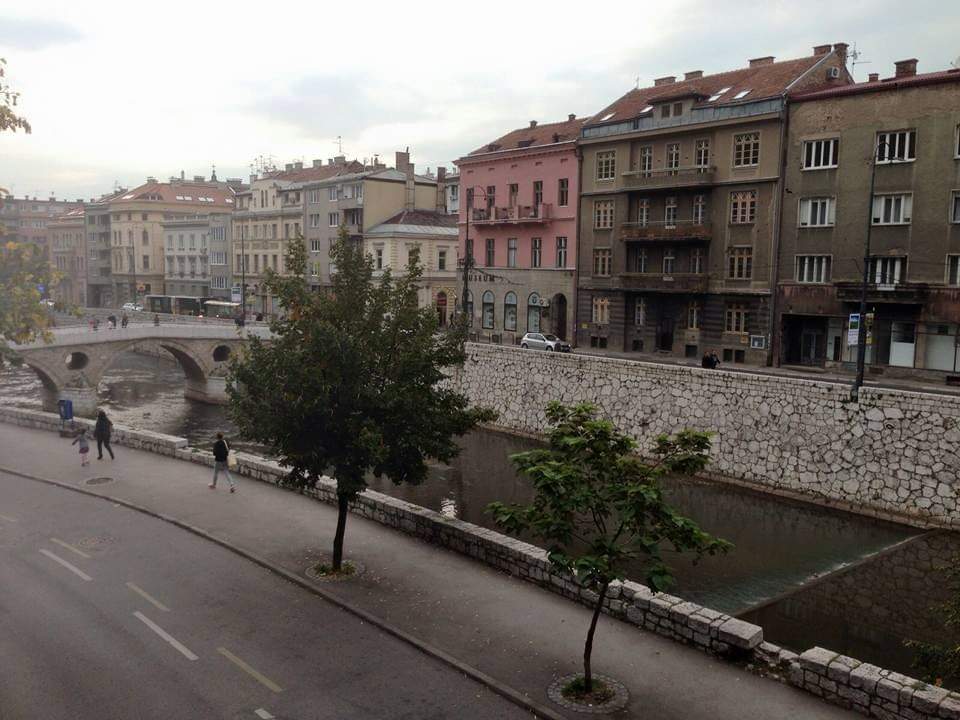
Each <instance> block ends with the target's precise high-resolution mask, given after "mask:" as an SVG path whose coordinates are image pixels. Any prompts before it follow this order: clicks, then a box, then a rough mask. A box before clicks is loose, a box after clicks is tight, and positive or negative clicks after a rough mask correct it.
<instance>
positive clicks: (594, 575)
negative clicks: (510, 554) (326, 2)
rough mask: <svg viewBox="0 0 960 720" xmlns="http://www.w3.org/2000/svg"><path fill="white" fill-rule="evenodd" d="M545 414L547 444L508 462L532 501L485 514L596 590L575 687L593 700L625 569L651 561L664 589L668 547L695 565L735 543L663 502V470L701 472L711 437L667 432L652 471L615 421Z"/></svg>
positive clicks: (557, 411) (592, 410)
mask: <svg viewBox="0 0 960 720" xmlns="http://www.w3.org/2000/svg"><path fill="white" fill-rule="evenodd" d="M546 414H547V420H548V421H549V423H550V424H551V425H552V428H551V430H550V432H549V435H548V438H549V444H548V446H547V447H546V448H544V449H539V450H533V451H531V452H525V453H520V454H517V455H513V456H511V460H513V463H514V465H515V466H516V467H517V469H518V470H519V472H520V473H521V474H522V475H524V476H526V477H527V478H528V479H529V480H530V481H531V482H532V484H533V488H534V490H535V491H536V495H535V497H534V499H533V502H532V503H531V504H530V505H505V504H504V503H501V502H496V503H492V504H491V505H490V506H489V508H488V511H489V512H491V513H492V514H493V517H494V519H495V521H496V522H497V524H498V525H500V526H501V527H503V528H504V529H505V530H507V531H508V532H510V533H514V534H516V533H523V532H529V533H531V534H532V535H533V536H535V537H536V538H537V539H538V540H540V541H543V542H544V543H545V544H546V545H547V550H548V557H549V560H550V563H551V564H552V566H553V567H554V568H555V569H556V570H558V571H559V572H561V573H564V574H569V575H571V576H574V577H575V578H576V580H577V582H578V583H579V584H580V586H581V587H583V588H586V589H589V590H592V591H593V592H595V593H596V601H595V602H594V606H593V616H592V619H591V621H590V628H589V630H588V631H587V638H586V642H585V643H584V649H583V681H582V683H579V682H577V681H575V684H572V685H573V686H572V687H571V688H569V690H570V691H571V692H573V693H574V694H583V695H586V696H591V694H592V693H594V683H593V674H592V671H591V667H590V657H591V654H592V652H593V638H594V633H595V631H596V627H597V620H598V618H599V616H600V611H601V609H602V608H603V603H604V600H605V598H606V596H607V591H608V590H609V588H610V584H611V583H612V582H613V581H614V580H623V579H624V578H625V577H626V569H627V565H628V563H632V562H634V561H636V560H638V559H639V560H645V565H646V581H647V584H648V585H649V586H650V587H651V589H653V590H654V591H661V590H663V589H665V588H666V587H667V586H668V585H669V584H670V583H671V581H672V575H671V572H670V569H669V568H668V567H667V565H666V564H665V563H664V562H663V559H662V557H661V554H660V548H661V547H662V546H663V545H664V544H668V545H670V546H672V547H673V548H674V549H675V550H677V551H678V552H692V553H695V555H696V557H697V559H699V558H700V557H701V556H702V555H705V554H706V555H714V554H716V553H721V552H726V551H727V550H728V549H729V548H730V547H732V546H731V545H730V544H729V543H727V542H725V541H723V540H718V539H716V538H713V537H711V536H710V535H708V534H707V533H705V532H703V531H702V530H701V529H700V528H699V527H698V526H697V524H696V523H695V522H693V521H692V520H690V519H688V518H685V517H682V516H681V515H679V514H678V513H677V512H676V511H675V510H674V509H673V508H671V507H670V506H669V505H668V504H667V502H666V501H665V500H664V498H663V493H662V491H661V488H660V484H659V482H658V479H659V478H660V477H661V476H663V475H664V474H666V473H678V474H683V475H687V474H692V473H695V472H697V471H699V470H702V469H703V468H704V466H705V465H706V463H707V459H708V458H707V452H708V451H709V449H710V436H709V434H708V433H703V432H695V431H693V430H683V431H681V432H679V433H677V434H676V435H674V436H672V437H671V436H667V435H661V436H659V437H657V438H656V441H655V443H654V454H655V456H656V457H657V460H656V462H654V463H653V464H646V463H644V462H643V461H641V460H640V459H639V458H638V457H637V456H636V454H635V452H636V449H637V444H636V442H635V441H634V440H633V439H632V438H630V437H628V436H626V435H624V434H622V433H620V432H619V431H618V430H617V429H616V427H615V426H614V425H613V423H612V422H610V421H609V420H605V419H601V418H598V417H597V408H596V407H595V406H593V405H590V404H580V405H575V406H573V407H567V406H564V405H561V404H560V403H558V402H551V403H550V404H549V405H548V406H547V410H546ZM594 698H595V699H597V698H596V696H594Z"/></svg>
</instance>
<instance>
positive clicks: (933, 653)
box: [904, 556, 960, 687]
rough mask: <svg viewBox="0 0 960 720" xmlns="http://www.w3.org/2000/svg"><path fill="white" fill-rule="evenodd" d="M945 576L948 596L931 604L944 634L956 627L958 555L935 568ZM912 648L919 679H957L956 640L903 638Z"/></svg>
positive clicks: (959, 649) (959, 616) (959, 617)
mask: <svg viewBox="0 0 960 720" xmlns="http://www.w3.org/2000/svg"><path fill="white" fill-rule="evenodd" d="M938 569H939V570H941V571H942V572H943V573H944V574H945V576H946V585H947V588H948V589H949V591H950V597H949V599H948V600H947V601H946V602H944V603H940V604H938V605H936V606H934V607H933V608H932V611H933V612H935V613H936V614H937V616H938V617H939V618H940V619H941V620H942V622H943V626H944V628H945V630H946V631H947V632H946V633H945V635H946V636H947V637H956V636H957V633H958V631H960V556H958V557H954V558H953V561H952V563H951V564H950V565H949V566H946V567H940V568H938ZM904 645H906V646H907V647H908V648H910V649H911V650H913V653H914V654H913V661H912V663H911V664H912V667H913V668H914V669H916V670H919V671H920V674H921V675H922V677H923V679H924V680H926V681H927V682H930V683H934V684H935V685H942V684H943V683H944V682H947V683H950V684H951V687H952V686H954V685H955V684H956V682H957V681H958V680H960V645H958V644H957V643H927V642H922V641H920V640H907V641H905V642H904Z"/></svg>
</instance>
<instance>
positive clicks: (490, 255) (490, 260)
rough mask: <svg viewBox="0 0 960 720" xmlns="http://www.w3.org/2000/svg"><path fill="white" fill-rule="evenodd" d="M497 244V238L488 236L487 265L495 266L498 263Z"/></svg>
mask: <svg viewBox="0 0 960 720" xmlns="http://www.w3.org/2000/svg"><path fill="white" fill-rule="evenodd" d="M496 258H497V245H496V240H494V239H493V238H487V263H486V265H487V267H493V266H494V265H495V264H496Z"/></svg>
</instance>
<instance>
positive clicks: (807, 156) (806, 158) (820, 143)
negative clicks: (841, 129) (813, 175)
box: [803, 138, 840, 170]
mask: <svg viewBox="0 0 960 720" xmlns="http://www.w3.org/2000/svg"><path fill="white" fill-rule="evenodd" d="M839 164H840V138H827V139H825V140H807V141H806V142H804V143H803V169H804V170H822V169H824V168H835V167H837V166H838V165H839Z"/></svg>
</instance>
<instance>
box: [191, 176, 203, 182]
mask: <svg viewBox="0 0 960 720" xmlns="http://www.w3.org/2000/svg"><path fill="white" fill-rule="evenodd" d="M193 181H194V182H196V183H201V182H203V175H194V176H193Z"/></svg>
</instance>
